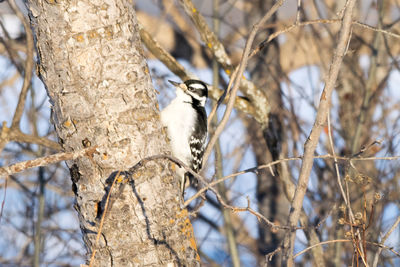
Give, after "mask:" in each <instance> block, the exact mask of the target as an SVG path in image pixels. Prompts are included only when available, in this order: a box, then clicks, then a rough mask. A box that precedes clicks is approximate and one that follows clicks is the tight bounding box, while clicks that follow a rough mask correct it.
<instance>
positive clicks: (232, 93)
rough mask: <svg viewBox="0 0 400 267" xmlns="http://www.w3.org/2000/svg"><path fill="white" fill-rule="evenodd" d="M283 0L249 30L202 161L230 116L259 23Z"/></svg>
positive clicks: (275, 5) (272, 12) (206, 156)
mask: <svg viewBox="0 0 400 267" xmlns="http://www.w3.org/2000/svg"><path fill="white" fill-rule="evenodd" d="M283 2H284V0H280V1H278V2H276V3H275V4H274V5H273V6H272V7H271V9H270V10H269V11H268V12H267V13H266V14H265V15H264V16H263V17H262V18H261V20H259V22H257V23H256V24H255V25H254V26H253V29H252V30H251V32H250V34H249V38H248V39H247V41H246V45H245V48H244V51H243V54H242V58H241V60H240V64H239V66H238V67H237V68H236V69H235V71H234V74H233V75H232V77H231V80H230V82H229V84H231V83H232V80H233V88H232V90H231V91H230V92H229V88H230V86H228V88H227V91H228V94H230V96H229V101H228V104H227V106H226V109H225V112H224V115H223V117H222V119H221V122H220V124H219V125H218V127H217V128H216V129H215V132H214V135H213V136H212V138H211V139H210V142H209V143H208V145H207V148H206V150H205V152H204V156H203V160H204V162H206V161H207V159H208V157H209V155H210V154H211V151H212V148H213V146H214V144H215V142H216V141H217V139H218V138H219V136H220V135H221V133H222V131H223V130H224V128H225V126H226V124H227V122H228V120H229V117H230V115H231V112H232V109H233V104H234V101H235V97H236V94H237V91H238V89H239V85H240V81H241V80H242V76H243V72H244V70H245V68H246V66H247V61H248V59H249V53H250V50H251V46H252V44H253V41H254V38H255V37H256V34H257V31H258V29H259V28H260V27H261V25H263V24H264V23H265V22H266V21H267V20H268V19H269V18H270V17H271V16H272V15H273V14H274V13H275V12H276V11H277V10H278V8H279V7H280V6H281V5H282V4H283ZM266 121H267V120H266Z"/></svg>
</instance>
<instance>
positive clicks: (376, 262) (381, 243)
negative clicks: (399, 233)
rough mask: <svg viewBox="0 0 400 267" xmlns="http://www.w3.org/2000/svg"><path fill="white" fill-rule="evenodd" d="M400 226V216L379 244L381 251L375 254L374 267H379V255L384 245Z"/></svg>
mask: <svg viewBox="0 0 400 267" xmlns="http://www.w3.org/2000/svg"><path fill="white" fill-rule="evenodd" d="M399 224H400V216H398V217H397V219H396V221H395V222H394V224H393V225H392V227H390V229H389V230H388V231H387V233H386V234H385V235H384V236H383V237H382V239H381V242H380V244H379V249H378V250H377V251H376V253H375V256H374V262H373V264H372V267H376V266H378V259H379V255H380V254H381V252H382V248H383V244H385V242H386V240H387V239H388V238H389V236H390V235H391V234H392V232H393V231H394V230H395V229H396V227H397V226H398V225H399ZM397 256H399V255H398V254H397Z"/></svg>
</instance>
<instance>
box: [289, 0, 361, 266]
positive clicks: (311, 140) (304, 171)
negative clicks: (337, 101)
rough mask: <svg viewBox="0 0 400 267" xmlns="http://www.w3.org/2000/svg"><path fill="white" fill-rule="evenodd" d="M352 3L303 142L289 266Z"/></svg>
mask: <svg viewBox="0 0 400 267" xmlns="http://www.w3.org/2000/svg"><path fill="white" fill-rule="evenodd" d="M355 2H356V1H355V0H348V3H347V8H346V10H345V13H344V17H343V22H342V25H341V28H340V32H339V42H338V46H337V48H336V51H335V53H334V56H333V60H332V64H331V67H330V69H329V73H328V78H327V81H326V84H325V88H324V89H323V91H322V94H321V98H320V104H319V108H318V111H317V116H316V118H315V122H314V125H313V128H312V129H311V133H310V135H309V137H308V139H307V141H306V143H305V144H304V157H303V162H302V165H301V169H300V175H299V179H298V185H297V188H296V191H295V194H294V198H293V200H292V208H291V212H290V214H289V219H288V224H289V226H290V227H291V230H290V231H289V232H288V233H287V234H286V235H285V239H284V244H283V262H284V264H285V265H286V264H287V266H289V267H291V266H294V260H293V249H294V241H295V239H296V230H295V228H296V226H297V223H298V220H299V216H300V212H301V209H302V206H303V200H304V196H305V193H306V190H307V186H308V180H309V177H310V173H311V169H312V165H313V157H314V151H315V149H316V147H317V144H318V141H319V136H320V134H321V131H322V129H323V127H324V125H325V123H326V119H327V114H328V110H329V108H330V101H331V96H332V91H333V89H334V87H335V82H336V80H337V77H338V74H339V70H340V66H341V63H342V60H343V57H344V55H345V53H346V49H347V45H348V42H349V40H350V33H351V25H352V14H353V8H354V5H355Z"/></svg>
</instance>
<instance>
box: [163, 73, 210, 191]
mask: <svg viewBox="0 0 400 267" xmlns="http://www.w3.org/2000/svg"><path fill="white" fill-rule="evenodd" d="M169 82H170V83H171V84H173V85H174V86H175V87H176V98H175V99H173V100H172V101H171V103H170V104H169V105H168V106H167V107H166V108H164V109H163V111H162V112H161V122H162V124H163V127H166V129H167V134H168V138H169V139H170V144H171V149H172V154H173V156H175V157H176V158H178V159H180V160H181V161H182V162H183V163H185V165H187V166H188V167H190V168H191V169H192V170H193V171H195V172H198V171H200V169H201V167H202V164H203V154H204V150H205V147H206V142H207V114H206V110H205V108H204V106H205V104H206V100H207V97H208V88H207V85H206V84H205V83H204V82H202V81H199V80H187V81H185V82H184V83H177V82H174V81H169ZM177 173H178V175H179V176H180V178H181V181H180V182H181V185H180V186H181V193H182V195H183V194H184V190H185V188H186V187H187V185H186V183H187V182H188V180H190V184H191V185H193V186H195V187H196V186H197V183H198V181H197V179H195V178H194V177H193V176H192V175H190V174H189V173H188V172H186V171H185V169H183V168H179V169H178V171H177ZM187 177H188V178H189V179H187Z"/></svg>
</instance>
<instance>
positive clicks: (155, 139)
mask: <svg viewBox="0 0 400 267" xmlns="http://www.w3.org/2000/svg"><path fill="white" fill-rule="evenodd" d="M29 2H30V11H31V14H30V17H31V23H32V26H33V28H34V30H35V32H36V36H37V49H38V52H39V56H40V61H41V62H40V65H39V72H40V76H41V78H42V80H43V82H44V83H45V84H46V87H47V92H48V95H49V97H50V100H51V105H52V111H53V123H54V125H55V128H56V131H57V134H58V136H59V140H60V143H61V144H62V146H63V148H64V149H65V151H75V150H78V149H82V148H83V147H85V146H88V145H92V146H95V145H96V146H98V149H97V151H98V153H95V154H93V155H92V156H90V157H86V158H80V159H78V160H75V161H73V162H69V163H68V166H69V168H70V170H71V176H72V177H71V178H72V181H73V190H74V193H75V195H76V209H77V211H78V214H79V219H80V225H81V229H82V233H83V237H84V242H85V244H86V247H87V249H88V256H90V255H91V254H92V252H93V249H94V248H95V249H96V250H97V253H96V257H95V261H94V262H93V265H92V266H167V265H168V266H174V265H171V264H172V263H174V264H175V266H196V265H199V262H198V255H197V252H196V244H195V241H194V237H193V232H192V227H191V224H190V221H189V219H188V215H187V212H186V210H181V209H180V207H179V193H178V186H177V184H176V183H177V182H176V180H175V178H174V176H173V174H172V171H171V168H172V165H171V164H169V162H168V161H166V160H157V161H151V162H148V163H146V164H144V165H143V166H140V167H139V168H137V169H136V171H135V173H134V174H133V178H132V180H131V181H130V182H128V183H124V182H120V183H117V184H115V185H114V187H113V191H112V192H113V194H112V195H111V201H110V205H109V208H108V210H107V213H106V217H105V218H106V219H105V222H104V226H103V229H102V235H101V238H100V242H99V244H98V245H97V246H96V234H97V232H98V229H99V222H100V218H101V216H102V215H103V212H104V206H105V202H106V197H107V194H108V192H109V191H110V181H112V179H110V178H113V177H114V176H113V174H114V175H115V173H116V171H118V170H127V169H128V168H129V167H131V166H133V165H134V164H135V163H137V162H138V161H139V160H140V159H143V158H145V157H147V156H151V155H157V154H163V153H168V151H169V148H168V145H167V142H166V138H165V135H164V133H163V130H162V128H161V126H160V120H159V110H158V107H157V100H156V96H155V92H154V89H153V88H152V84H151V80H150V77H149V72H148V68H147V63H146V61H145V59H144V57H143V51H142V47H141V42H140V37H139V34H138V27H137V22H136V18H135V12H134V8H133V2H132V1H128V0H107V1H100V0H95V1H93V0H82V1H61V2H59V1H49V0H47V1H45V0H36V1H35V0H31V1H29Z"/></svg>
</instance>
